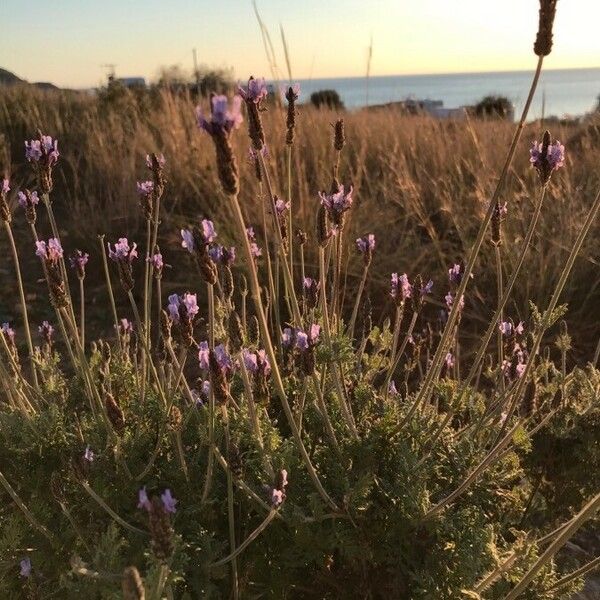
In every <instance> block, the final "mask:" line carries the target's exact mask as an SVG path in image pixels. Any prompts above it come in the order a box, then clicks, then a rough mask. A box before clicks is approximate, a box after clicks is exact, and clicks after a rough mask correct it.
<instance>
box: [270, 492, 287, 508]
mask: <svg viewBox="0 0 600 600" xmlns="http://www.w3.org/2000/svg"><path fill="white" fill-rule="evenodd" d="M283 499H284V493H283V492H282V491H281V490H276V489H275V488H271V505H272V506H273V508H277V507H278V506H281V504H283Z"/></svg>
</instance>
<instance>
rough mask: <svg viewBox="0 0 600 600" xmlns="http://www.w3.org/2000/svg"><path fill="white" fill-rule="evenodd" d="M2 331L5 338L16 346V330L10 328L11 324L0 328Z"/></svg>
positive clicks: (3, 324) (4, 324) (5, 324)
mask: <svg viewBox="0 0 600 600" xmlns="http://www.w3.org/2000/svg"><path fill="white" fill-rule="evenodd" d="M0 331H1V332H2V333H3V335H4V336H5V337H7V338H8V339H9V341H10V342H11V343H12V344H14V343H15V330H14V329H13V328H12V327H11V326H10V324H9V323H2V327H0Z"/></svg>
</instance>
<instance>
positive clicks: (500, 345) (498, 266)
mask: <svg viewBox="0 0 600 600" xmlns="http://www.w3.org/2000/svg"><path fill="white" fill-rule="evenodd" d="M540 206H541V203H540ZM494 258H495V263H496V289H497V292H498V293H497V296H498V308H497V312H498V313H499V314H498V321H499V322H500V323H502V321H504V314H503V308H504V307H503V306H502V298H503V297H504V291H503V288H504V284H503V277H502V252H501V249H500V244H494ZM494 323H496V321H494ZM496 341H497V344H498V367H499V368H500V382H499V383H500V391H501V392H503V391H504V376H503V375H502V365H503V364H504V340H503V338H502V331H501V330H500V327H497V331H496Z"/></svg>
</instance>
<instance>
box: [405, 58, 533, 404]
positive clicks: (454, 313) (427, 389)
mask: <svg viewBox="0 0 600 600" xmlns="http://www.w3.org/2000/svg"><path fill="white" fill-rule="evenodd" d="M543 62H544V57H543V56H540V57H539V58H538V62H537V67H536V70H535V74H534V76H533V80H532V82H531V87H530V89H529V94H528V96H527V100H526V102H525V106H524V107H523V112H522V114H521V118H520V120H519V124H518V126H517V129H516V131H515V133H514V136H513V139H512V142H511V145H510V148H509V151H508V154H507V157H506V160H505V163H504V167H503V168H502V172H501V174H500V178H499V180H498V183H497V185H496V189H495V191H494V194H493V196H492V199H491V201H490V204H489V207H488V210H487V213H486V215H485V217H484V219H483V222H482V223H481V226H480V228H479V232H478V234H477V237H476V239H475V243H474V244H473V246H472V248H471V252H470V254H469V259H468V260H467V263H466V265H465V269H464V273H463V277H462V280H461V282H460V284H459V286H458V289H457V291H456V294H455V299H454V302H453V304H452V309H451V310H450V314H449V315H448V320H447V321H446V326H445V327H444V331H443V333H442V338H441V340H440V341H439V343H438V346H437V349H436V351H435V354H434V356H433V359H432V362H431V366H430V367H429V369H428V370H427V373H426V374H425V377H424V380H423V382H422V384H421V388H420V390H419V393H418V395H417V399H416V402H415V405H414V409H415V410H416V408H418V407H419V406H420V404H421V403H422V402H427V400H428V398H429V395H430V393H431V391H432V387H433V383H434V381H435V380H436V379H437V378H438V376H439V373H440V370H441V367H442V363H443V360H444V357H445V355H446V352H447V348H448V345H449V343H450V341H451V336H452V334H453V333H454V330H455V325H456V321H457V319H458V315H459V313H460V304H461V299H462V298H463V296H464V293H465V290H466V288H467V284H468V283H469V279H470V277H471V274H472V273H473V269H474V267H475V261H476V259H477V256H478V255H479V251H480V250H481V246H482V244H483V241H484V239H485V233H486V231H487V229H488V227H489V224H490V222H491V220H492V216H493V214H494V210H495V207H496V203H497V201H498V199H499V198H500V194H501V192H502V189H503V187H504V183H505V182H506V179H507V176H508V173H509V171H510V167H511V165H512V162H513V159H514V156H515V153H516V149H517V145H518V143H519V140H520V139H521V133H522V132H523V129H524V127H525V121H526V119H527V115H528V113H529V108H530V106H531V102H532V100H533V96H534V94H535V90H536V88H537V84H538V80H539V77H540V74H541V71H542V65H543Z"/></svg>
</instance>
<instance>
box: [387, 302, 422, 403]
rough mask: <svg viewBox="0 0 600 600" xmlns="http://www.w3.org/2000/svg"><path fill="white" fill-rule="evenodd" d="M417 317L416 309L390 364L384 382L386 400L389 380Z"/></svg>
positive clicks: (396, 366)
mask: <svg viewBox="0 0 600 600" xmlns="http://www.w3.org/2000/svg"><path fill="white" fill-rule="evenodd" d="M418 317H419V313H418V312H417V311H413V314H412V317H411V319H410V324H409V326H408V331H407V332H406V335H405V336H404V339H403V340H402V344H400V348H399V349H398V353H397V354H396V357H395V358H394V360H393V362H392V365H391V367H390V370H389V371H388V374H387V377H386V379H385V383H384V386H385V387H384V390H383V393H384V399H385V400H387V397H388V394H389V391H390V382H391V381H392V377H393V376H394V373H395V371H396V369H397V368H398V364H399V363H400V359H401V358H402V355H403V354H404V350H405V349H406V346H407V344H408V341H409V340H410V338H411V336H412V334H413V331H414V329H415V325H416V324H417V318H418Z"/></svg>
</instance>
